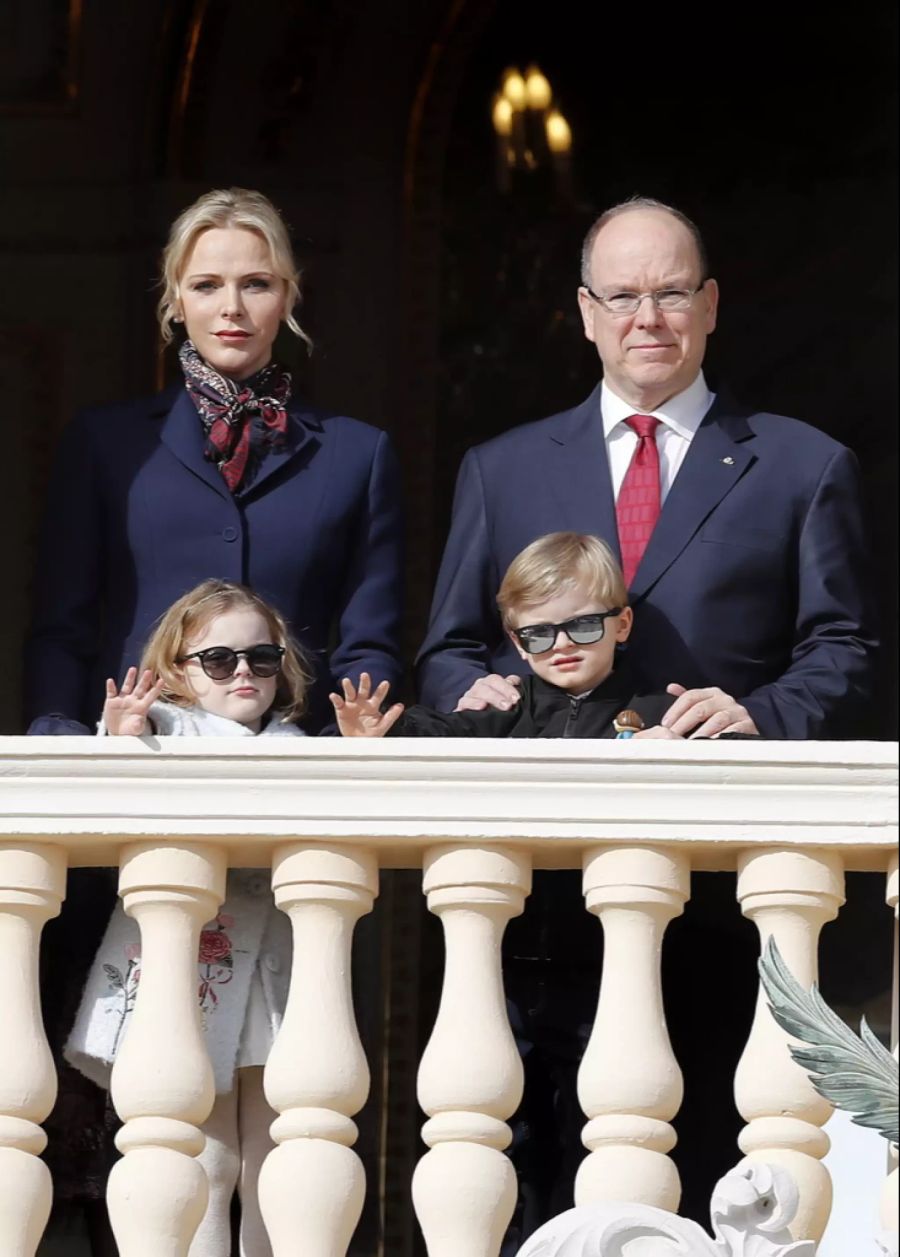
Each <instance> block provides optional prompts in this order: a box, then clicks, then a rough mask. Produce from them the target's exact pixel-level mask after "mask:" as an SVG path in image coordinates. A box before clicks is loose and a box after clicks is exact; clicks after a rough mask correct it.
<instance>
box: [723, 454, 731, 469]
mask: <svg viewBox="0 0 900 1257" xmlns="http://www.w3.org/2000/svg"><path fill="white" fill-rule="evenodd" d="M722 462H723V463H724V464H725V466H726V467H733V466H734V459H733V458H732V457H731V455H730V454H729V455H728V457H727V458H723V459H722Z"/></svg>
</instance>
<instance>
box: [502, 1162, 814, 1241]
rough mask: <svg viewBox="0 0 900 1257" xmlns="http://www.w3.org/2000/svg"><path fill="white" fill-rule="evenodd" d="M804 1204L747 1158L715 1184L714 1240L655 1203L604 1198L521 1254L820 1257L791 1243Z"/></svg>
mask: <svg viewBox="0 0 900 1257" xmlns="http://www.w3.org/2000/svg"><path fill="white" fill-rule="evenodd" d="M797 1200H798V1194H797V1188H796V1187H795V1185H794V1182H793V1179H792V1178H791V1176H790V1175H789V1174H788V1173H787V1171H786V1170H783V1169H782V1168H781V1167H780V1166H776V1165H769V1164H767V1163H765V1162H751V1161H744V1162H742V1164H741V1165H740V1166H738V1167H737V1168H736V1169H734V1170H732V1171H731V1172H730V1173H729V1174H726V1175H725V1177H724V1178H722V1179H720V1180H719V1182H718V1183H717V1184H716V1189H715V1191H714V1192H713V1198H712V1204H711V1206H710V1215H711V1219H712V1229H713V1234H714V1236H715V1238H714V1239H711V1238H710V1237H709V1236H708V1235H707V1233H706V1232H705V1231H704V1230H703V1228H702V1227H701V1226H699V1225H698V1224H697V1223H696V1222H691V1221H690V1219H688V1218H679V1217H677V1216H676V1215H675V1214H672V1213H668V1212H666V1210H664V1209H657V1208H656V1207H655V1206H653V1205H632V1204H624V1203H617V1202H616V1201H604V1202H602V1203H600V1204H594V1205H582V1206H580V1207H579V1208H577V1209H569V1210H568V1211H567V1212H566V1213H562V1214H560V1215H559V1217H558V1218H554V1219H553V1220H552V1221H550V1222H548V1223H547V1224H546V1225H545V1226H542V1227H541V1229H540V1230H539V1231H536V1232H535V1234H534V1235H532V1237H531V1239H530V1240H528V1242H527V1243H526V1244H525V1246H524V1247H523V1248H521V1249H520V1250H519V1254H518V1257H815V1251H816V1245H815V1243H814V1242H813V1241H812V1240H792V1239H791V1235H790V1232H789V1231H788V1223H789V1222H790V1221H791V1219H792V1218H793V1216H794V1212H795V1210H796V1208H797Z"/></svg>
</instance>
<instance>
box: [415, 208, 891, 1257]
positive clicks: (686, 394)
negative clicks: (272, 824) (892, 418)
mask: <svg viewBox="0 0 900 1257" xmlns="http://www.w3.org/2000/svg"><path fill="white" fill-rule="evenodd" d="M578 303H579V307H580V310H581V315H582V320H583V323H584V334H585V336H586V337H587V339H588V340H590V341H592V342H593V344H594V345H595V346H596V348H597V353H598V355H599V357H600V361H601V363H602V366H603V379H602V382H601V383H600V384H599V385H598V386H597V388H595V390H594V391H593V393H592V394H591V395H590V397H588V398H587V400H586V401H584V402H582V403H581V405H579V406H576V407H575V408H574V409H573V410H569V411H565V412H563V413H562V414H558V415H554V416H552V417H551V418H549V419H544V420H541V421H539V422H537V423H532V424H528V425H526V426H524V427H520V428H517V429H514V430H513V431H511V432H507V433H506V434H505V435H503V436H500V437H498V438H496V439H495V440H492V441H489V442H487V443H486V444H484V445H481V446H479V447H477V448H475V449H473V450H470V451H469V453H468V454H467V455H466V457H465V459H464V461H463V464H462V467H461V469H460V473H459V480H458V484H457V491H456V498H455V502H454V508H453V519H452V523H451V528H450V536H449V539H448V542H447V546H446V550H445V553H444V558H443V562H442V565H441V570H440V574H439V577H438V582H437V587H436V591H435V597H434V603H433V607H432V618H431V624H430V628H429V631H428V635H427V638H426V641H425V643H424V645H423V647H422V650H421V652H420V654H419V658H418V661H417V666H418V679H419V686H420V698H421V701H422V702H423V703H425V704H427V705H429V706H433V707H437V708H441V709H443V710H452V709H453V708H454V707H456V709H458V710H466V709H480V708H483V707H485V706H487V705H490V706H494V707H500V708H504V707H505V708H508V707H510V706H512V704H513V703H514V702H515V698H516V693H517V690H516V684H517V682H518V673H519V664H518V660H517V659H516V656H515V654H514V653H513V651H512V647H511V645H510V643H509V641H508V639H507V638H505V637H504V634H503V631H502V625H501V622H500V619H499V616H498V614H497V609H496V606H495V603H494V591H495V589H496V588H497V585H498V584H499V580H500V576H501V575H502V573H503V572H504V571H505V570H506V568H507V566H508V565H509V563H510V561H511V560H512V558H513V556H514V555H515V554H517V553H518V552H519V551H520V550H522V549H523V548H524V547H525V546H526V545H528V544H529V542H531V541H533V540H534V539H535V538H536V537H539V536H541V535H542V534H544V533H549V532H554V531H558V530H572V531H573V532H578V533H593V534H596V535H598V536H600V537H601V538H603V539H604V540H605V541H606V542H607V543H608V544H609V546H610V547H611V549H612V550H613V551H614V553H615V554H616V557H617V558H620V559H621V560H622V564H623V567H624V569H625V573H626V583H627V584H628V586H629V601H630V604H631V607H632V609H633V612H634V628H633V631H632V635H631V638H630V640H629V643H628V654H629V658H630V661H631V665H632V671H633V672H635V673H637V675H638V677H639V679H640V680H641V681H642V682H643V684H644V687H645V689H646V691H647V692H650V693H653V692H658V691H661V690H664V689H666V688H667V687H668V688H669V690H670V692H672V693H674V694H676V695H678V697H677V698H676V702H675V703H674V704H673V705H672V706H671V707H670V708H669V710H668V712H667V713H666V714H665V716H664V717H663V724H664V725H667V726H668V727H669V728H670V729H671V730H672V731H673V732H674V733H676V734H682V735H685V736H702V737H709V736H716V735H719V734H722V733H726V732H727V733H741V734H754V733H760V734H762V735H763V736H765V737H769V738H822V737H842V736H843V737H846V736H852V732H853V731H854V729H855V728H856V721H857V719H858V718H859V716H860V714H861V710H862V709H863V708H864V706H865V700H866V697H867V694H868V687H869V683H870V677H871V672H872V665H873V654H874V650H875V639H874V633H873V627H872V623H871V612H870V598H869V593H868V588H867V585H868V582H867V576H866V573H867V568H868V563H867V556H866V546H865V539H864V530H863V526H862V511H861V502H860V490H859V483H858V474H857V466H856V461H855V459H854V457H853V455H852V454H851V453H850V452H849V451H848V450H846V449H845V448H844V447H843V446H841V445H839V444H838V443H837V442H836V441H833V440H832V439H831V438H829V437H827V436H825V435H824V434H823V433H821V432H818V431H816V430H815V429H814V428H811V427H809V426H807V425H806V424H803V423H800V422H798V421H797V420H794V419H788V418H785V417H783V416H781V415H774V414H755V413H751V412H745V411H742V410H740V409H738V408H737V407H735V406H733V405H732V404H731V403H730V402H729V401H728V400H726V399H725V398H724V397H722V396H718V397H717V396H715V395H714V394H713V393H711V392H710V390H709V387H708V385H707V382H706V379H705V378H704V375H703V370H702V366H703V360H704V354H705V350H706V342H707V338H708V336H709V335H710V334H711V333H712V332H713V331H714V330H715V326H716V317H717V313H718V303H719V290H718V285H717V284H716V281H715V279H713V278H712V277H711V276H710V274H709V271H708V267H707V261H706V256H705V251H704V248H703V244H702V241H701V239H700V235H699V232H698V231H697V228H696V227H695V226H694V225H693V223H691V222H690V220H688V219H686V218H685V217H684V215H682V214H681V213H679V212H678V211H677V210H674V209H672V208H670V207H668V206H665V205H662V204H660V203H659V202H657V201H651V200H647V199H643V198H641V199H636V200H633V201H630V202H626V203H625V204H622V205H617V206H615V207H614V208H613V209H610V210H609V211H607V212H606V213H605V214H604V215H603V216H602V217H601V218H600V219H598V221H597V222H596V223H595V224H594V226H593V227H592V228H591V230H590V232H589V233H588V236H587V238H586V240H585V244H584V249H583V254H582V284H581V287H580V288H579V290H578ZM534 885H535V888H534V893H533V895H532V896H531V900H530V901H529V904H528V907H527V909H526V913H525V915H524V916H523V917H521V918H518V920H515V921H513V922H511V924H510V928H509V929H508V931H507V935H506V939H505V941H504V957H505V960H504V977H505V980H506V988H507V993H508V996H509V999H510V1005H511V1008H510V1013H511V1017H512V1021H513V1027H514V1029H515V1032H516V1037H517V1040H518V1042H519V1045H520V1050H521V1051H522V1054H523V1056H524V1060H525V1073H526V1091H525V1101H524V1104H523V1106H522V1109H521V1110H520V1112H519V1114H518V1117H517V1120H516V1122H515V1123H514V1128H515V1137H514V1145H513V1157H514V1160H515V1161H516V1164H517V1170H518V1173H519V1179H520V1184H521V1187H522V1193H521V1197H520V1207H519V1212H518V1214H517V1217H516V1219H515V1221H514V1224H513V1227H512V1228H511V1230H510V1233H509V1235H508V1236H507V1241H506V1245H505V1246H504V1253H507V1252H514V1251H515V1249H516V1246H517V1245H518V1244H519V1243H521V1241H522V1239H524V1237H525V1236H527V1235H528V1234H529V1233H530V1232H531V1231H532V1230H533V1229H534V1228H535V1227H536V1226H537V1225H539V1224H540V1223H541V1222H542V1221H544V1220H545V1219H546V1218H547V1217H548V1216H551V1215H552V1214H554V1213H556V1212H558V1211H559V1210H560V1209H564V1208H566V1207H568V1205H570V1204H571V1200H572V1195H571V1193H572V1180H573V1178H574V1173H575V1168H576V1166H577V1163H578V1161H579V1159H580V1157H581V1156H582V1155H583V1149H582V1148H581V1146H580V1139H579V1134H580V1129H581V1126H582V1125H583V1121H584V1119H583V1117H582V1115H581V1113H580V1110H579V1106H578V1103H577V1099H576V1096H575V1077H576V1073H577V1068H578V1063H579V1061H580V1058H581V1055H582V1053H583V1049H584V1045H585V1043H586V1041H587V1036H588V1034H589V1032H590V1026H591V1022H592V1020H593V1016H594V1012H595V1009H596V990H597V976H598V974H597V956H598V942H599V932H598V931H597V929H596V925H595V923H594V922H593V921H592V920H590V919H589V918H588V917H587V915H586V913H584V912H583V911H580V910H579V908H580V886H579V879H578V878H577V876H576V875H574V874H571V875H570V874H565V873H563V874H560V873H554V874H540V873H539V874H537V875H536V876H535V884H534ZM706 889H707V888H705V889H704V891H703V892H701V893H700V894H699V895H698V897H697V899H696V901H695V902H694V903H692V904H691V905H689V911H688V913H687V914H686V915H685V917H684V918H682V920H681V921H680V922H678V923H675V925H673V928H672V929H671V930H670V931H669V934H670V938H669V941H668V943H667V950H666V956H665V957H664V960H665V963H666V969H667V972H668V973H670V974H672V975H673V977H674V983H675V990H674V995H673V994H672V986H671V984H667V994H668V995H669V997H670V998H669V999H667V1008H668V1010H669V1030H670V1033H671V1037H672V1041H673V1046H674V1047H675V1051H676V1054H677V1055H678V1056H679V1057H680V1059H681V1063H682V1067H683V1069H684V1074H685V1084H686V1091H685V1104H684V1106H683V1108H682V1111H681V1113H680V1114H679V1117H678V1131H679V1145H678V1147H677V1148H676V1150H675V1156H676V1160H680V1162H681V1164H682V1167H683V1168H684V1169H687V1170H688V1177H687V1180H686V1181H685V1198H684V1201H683V1206H684V1208H685V1209H686V1211H687V1212H689V1213H690V1212H692V1211H693V1212H694V1213H695V1214H697V1216H702V1213H701V1212H700V1204H699V1202H700V1201H701V1200H702V1202H703V1203H702V1208H703V1210H705V1208H706V1202H707V1201H708V1193H709V1185H710V1184H711V1183H712V1182H713V1181H714V1180H715V1178H716V1177H718V1174H719V1173H721V1168H722V1166H724V1165H726V1164H728V1161H729V1159H733V1158H734V1155H735V1154H734V1140H735V1136H736V1133H737V1115H736V1113H735V1112H734V1110H733V1106H732V1103H731V1097H730V1092H731V1081H732V1077H733V1070H734V1066H735V1063H736V1060H737V1057H738V1055H739V1054H740V1051H741V1048H742V1046H743V1043H744V1041H745V1039H746V1033H747V1029H748V1026H747V1024H745V1021H746V1018H745V1017H744V1016H743V1014H744V1013H746V1012H747V1010H749V1009H750V1008H752V1005H753V997H754V965H755V955H756V943H755V940H754V939H753V938H752V937H750V936H749V935H748V934H747V933H746V932H744V933H741V929H740V927H741V924H742V923H741V922H740V919H739V916H738V914H737V912H736V910H735V905H734V902H733V889H732V888H731V887H730V886H726V887H724V891H725V895H724V896H723V895H722V894H720V893H719V892H721V891H722V890H723V887H722V886H721V879H717V880H716V883H715V885H714V886H710V887H709V888H708V889H709V891H710V892H711V893H706ZM720 970H721V971H720ZM691 972H693V973H697V972H702V973H703V974H704V981H702V982H697V981H692V982H688V983H685V981H684V978H683V975H684V974H686V973H691ZM710 989H714V990H727V991H728V993H729V995H730V996H734V1000H735V1002H734V1004H733V1007H731V1006H729V1007H726V1006H725V1003H726V1002H725V1001H722V1000H720V1007H719V1013H720V1016H719V1024H718V1027H717V1037H716V1044H715V1047H716V1051H715V1053H714V1054H713V1057H712V1059H710V1057H709V1054H707V1058H706V1059H704V1058H703V1056H702V1053H699V1052H698V1050H697V1046H696V1025H697V1024H699V1023H702V1022H703V1020H704V1019H705V1013H706V1010H705V1009H704V1007H703V1006H702V1005H703V999H704V995H703V993H704V992H706V991H708V990H710ZM710 1113H715V1114H717V1117H716V1121H715V1123H713V1124H712V1125H711V1124H710V1122H709V1117H708V1115H709V1114H710ZM691 1176H693V1181H692V1180H691ZM707 1180H708V1181H707Z"/></svg>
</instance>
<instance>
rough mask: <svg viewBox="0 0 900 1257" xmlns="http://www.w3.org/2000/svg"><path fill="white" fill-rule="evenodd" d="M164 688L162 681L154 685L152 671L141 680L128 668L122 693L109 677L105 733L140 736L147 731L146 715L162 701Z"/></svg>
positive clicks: (105, 706) (104, 720)
mask: <svg viewBox="0 0 900 1257" xmlns="http://www.w3.org/2000/svg"><path fill="white" fill-rule="evenodd" d="M162 689H163V683H162V680H161V679H160V680H157V681H156V682H154V680H153V673H152V672H151V671H150V669H149V668H147V669H146V670H145V671H144V672H142V673H141V675H140V677H138V671H137V668H129V669H128V671H127V672H126V673H125V680H124V681H123V682H122V688H121V690H117V689H116V683H115V681H114V680H113V679H112V677H109V678H107V682H106V702H105V703H104V704H103V723H104V725H105V726H106V732H107V733H110V734H112V735H113V736H121V737H127V736H129V735H130V736H131V737H140V735H141V734H142V733H144V732H146V729H147V712H148V711H149V710H150V708H151V706H152V705H153V703H155V702H156V700H157V699H158V698H159V696H160V694H161V693H162Z"/></svg>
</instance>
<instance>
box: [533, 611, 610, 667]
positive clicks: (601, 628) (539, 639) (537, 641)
mask: <svg viewBox="0 0 900 1257" xmlns="http://www.w3.org/2000/svg"><path fill="white" fill-rule="evenodd" d="M621 614H622V608H621V607H613V608H612V609H611V610H610V611H592V612H591V613H590V614H589V615H575V616H573V617H572V619H571V620H563V621H561V623H559V624H524V625H523V626H522V627H521V628H514V629H513V630H512V632H513V637H515V639H516V641H517V642H518V643H519V645H520V646H521V647H522V649H523V650H524V651H525V652H526V653H527V654H529V655H540V654H543V652H544V651H545V650H549V649H550V647H551V646H552V645H553V643H554V642H555V641H556V639H557V637H558V636H559V634H560V633H565V635H566V637H568V639H569V641H570V642H573V643H574V644H575V645H576V646H592V645H593V644H594V642H599V641H600V640H601V639H602V637H603V634H604V632H605V631H606V621H607V620H609V619H610V618H611V617H613V616H616V615H621Z"/></svg>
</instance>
